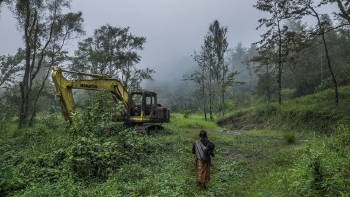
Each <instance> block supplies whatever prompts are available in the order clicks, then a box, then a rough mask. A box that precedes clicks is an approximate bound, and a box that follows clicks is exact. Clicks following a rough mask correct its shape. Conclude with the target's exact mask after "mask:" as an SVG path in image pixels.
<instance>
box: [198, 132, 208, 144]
mask: <svg viewBox="0 0 350 197" xmlns="http://www.w3.org/2000/svg"><path fill="white" fill-rule="evenodd" d="M199 137H200V138H201V142H202V143H203V144H204V146H206V145H207V144H208V141H209V140H208V136H207V132H206V131H204V130H201V131H200V132H199Z"/></svg>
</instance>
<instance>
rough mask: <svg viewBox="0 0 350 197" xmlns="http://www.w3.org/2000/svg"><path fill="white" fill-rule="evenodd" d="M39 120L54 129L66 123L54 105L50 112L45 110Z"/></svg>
mask: <svg viewBox="0 0 350 197" xmlns="http://www.w3.org/2000/svg"><path fill="white" fill-rule="evenodd" d="M39 121H40V122H41V123H42V124H43V125H45V126H46V127H47V128H49V129H53V130H55V129H58V128H59V127H61V126H62V125H65V124H66V123H65V122H64V120H63V119H62V117H61V116H60V114H59V113H58V112H57V111H56V109H55V108H54V107H51V108H50V109H49V111H48V112H43V113H42V114H41V115H40V117H39Z"/></svg>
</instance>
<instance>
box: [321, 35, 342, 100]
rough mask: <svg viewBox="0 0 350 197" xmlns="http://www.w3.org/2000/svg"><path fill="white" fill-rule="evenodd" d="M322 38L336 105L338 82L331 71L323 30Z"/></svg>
mask: <svg viewBox="0 0 350 197" xmlns="http://www.w3.org/2000/svg"><path fill="white" fill-rule="evenodd" d="M322 40H323V45H324V50H325V53H326V57H327V65H328V69H329V72H330V73H331V76H332V81H333V85H334V91H335V103H336V105H338V104H339V92H338V83H337V79H336V78H335V74H334V71H333V68H332V64H331V59H330V57H329V52H328V47H327V42H326V39H325V35H324V32H323V33H322Z"/></svg>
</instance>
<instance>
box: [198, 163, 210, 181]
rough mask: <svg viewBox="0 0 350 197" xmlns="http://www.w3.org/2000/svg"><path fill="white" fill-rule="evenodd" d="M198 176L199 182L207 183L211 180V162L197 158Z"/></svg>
mask: <svg viewBox="0 0 350 197" xmlns="http://www.w3.org/2000/svg"><path fill="white" fill-rule="evenodd" d="M196 177H197V182H199V183H203V184H205V183H208V182H209V181H210V162H203V161H201V160H199V159H196Z"/></svg>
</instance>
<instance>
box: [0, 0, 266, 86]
mask: <svg viewBox="0 0 350 197" xmlns="http://www.w3.org/2000/svg"><path fill="white" fill-rule="evenodd" d="M254 2H255V1H254V0H220V1H214V0H190V1H189V0H166V1H165V0H147V1H145V0H127V1H125V0H123V1H122V0H113V1H112V0H99V1H97V0H73V1H72V10H73V11H82V13H83V18H84V29H85V31H86V35H85V36H84V37H83V38H85V37H88V36H91V35H92V34H93V32H94V30H95V29H96V28H99V27H100V26H102V25H105V24H110V25H113V26H121V27H125V26H129V27H130V30H131V32H132V33H134V34H135V35H138V36H144V37H146V38H147V42H146V44H145V46H144V50H143V51H142V53H141V55H142V61H141V63H140V65H141V66H147V67H151V68H153V69H155V70H156V74H155V75H154V79H155V80H154V81H153V82H151V83H159V82H162V83H163V82H174V81H178V80H181V77H182V75H183V73H186V72H188V71H189V70H191V68H193V67H194V63H193V61H192V58H191V54H192V53H193V51H194V50H198V49H199V48H200V45H201V44H202V40H203V37H204V35H205V34H206V32H207V31H208V27H209V24H210V23H211V22H213V21H214V20H215V19H218V20H219V21H220V23H221V24H222V25H224V26H227V27H228V31H229V32H228V41H229V44H230V46H229V47H231V48H233V47H234V46H235V45H237V44H238V43H239V42H241V43H243V45H244V46H246V47H247V46H249V45H250V44H251V43H252V42H255V41H257V40H259V38H260V37H259V34H260V33H261V32H259V31H256V29H255V28H256V26H257V24H258V23H257V19H258V18H260V17H261V16H262V13H261V12H259V11H258V10H256V9H255V8H254V7H253V4H254ZM83 38H81V39H83ZM78 41H79V39H77V40H73V41H70V42H69V43H68V45H67V48H68V50H69V51H70V52H71V53H72V51H74V50H75V49H76V46H77V42H78ZM19 47H23V42H22V37H21V33H20V32H18V28H17V23H16V21H15V19H14V18H13V16H12V14H11V13H10V12H9V11H8V10H7V9H6V7H3V8H2V10H1V13H0V54H13V53H14V52H15V51H16V50H17V48H19Z"/></svg>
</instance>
